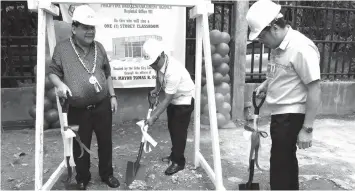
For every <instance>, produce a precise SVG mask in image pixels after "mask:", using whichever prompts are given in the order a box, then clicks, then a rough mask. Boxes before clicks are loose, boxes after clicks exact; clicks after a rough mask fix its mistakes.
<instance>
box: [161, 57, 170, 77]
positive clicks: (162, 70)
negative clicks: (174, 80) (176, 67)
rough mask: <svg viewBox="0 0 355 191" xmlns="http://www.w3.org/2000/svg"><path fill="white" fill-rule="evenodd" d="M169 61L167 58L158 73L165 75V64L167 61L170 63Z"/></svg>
mask: <svg viewBox="0 0 355 191" xmlns="http://www.w3.org/2000/svg"><path fill="white" fill-rule="evenodd" d="M169 59H170V58H169V57H168V58H167V60H165V62H164V64H163V66H162V67H161V68H160V70H159V71H160V72H161V73H163V74H164V73H165V68H166V67H167V63H168V62H167V61H169V62H170V60H169Z"/></svg>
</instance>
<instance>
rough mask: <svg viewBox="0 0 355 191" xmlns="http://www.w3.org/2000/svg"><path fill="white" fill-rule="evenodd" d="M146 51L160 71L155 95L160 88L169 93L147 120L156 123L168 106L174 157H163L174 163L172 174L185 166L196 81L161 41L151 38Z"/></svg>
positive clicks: (146, 45)
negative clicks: (166, 49) (168, 52)
mask: <svg viewBox="0 0 355 191" xmlns="http://www.w3.org/2000/svg"><path fill="white" fill-rule="evenodd" d="M143 52H144V54H145V58H146V59H147V60H146V61H147V64H148V65H150V67H152V68H153V69H154V70H155V71H156V72H157V83H156V87H155V89H154V90H152V91H151V95H152V96H157V95H158V94H159V92H160V90H164V92H165V99H164V100H163V101H162V102H161V103H160V104H159V105H158V107H157V108H156V109H155V110H154V111H153V112H152V115H151V117H150V118H149V119H148V120H147V122H146V123H147V124H148V125H150V126H151V125H153V123H154V122H155V121H156V120H157V119H158V118H159V116H160V115H161V114H162V113H163V112H164V110H165V109H167V116H168V129H169V133H170V138H171V143H172V148H171V154H170V156H168V157H164V158H163V159H162V160H163V161H171V162H172V164H171V165H170V166H169V167H168V168H167V169H166V171H165V174H166V175H172V174H174V173H176V172H178V171H180V170H182V169H184V167H185V162H186V161H185V157H184V152H185V146H186V139H187V129H188V126H189V123H190V119H191V113H192V111H193V110H194V96H195V84H194V82H193V81H192V79H191V76H190V74H189V72H188V71H187V70H186V68H185V66H184V65H183V64H182V63H180V62H179V61H177V60H175V59H174V58H173V57H172V56H170V55H168V54H167V52H166V51H165V48H164V46H163V44H162V42H161V41H157V40H155V39H148V40H147V41H146V42H145V43H144V45H143Z"/></svg>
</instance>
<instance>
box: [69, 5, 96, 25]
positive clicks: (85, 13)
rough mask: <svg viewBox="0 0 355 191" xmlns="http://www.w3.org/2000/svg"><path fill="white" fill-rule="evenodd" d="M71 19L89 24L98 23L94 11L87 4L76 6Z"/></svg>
mask: <svg viewBox="0 0 355 191" xmlns="http://www.w3.org/2000/svg"><path fill="white" fill-rule="evenodd" d="M72 20H73V21H77V22H79V23H81V24H84V25H90V26H95V25H97V24H98V22H97V18H96V13H95V11H94V10H93V9H92V8H91V7H90V6H89V5H80V6H78V7H76V8H75V10H74V13H73V17H72Z"/></svg>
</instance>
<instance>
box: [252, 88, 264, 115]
mask: <svg viewBox="0 0 355 191" xmlns="http://www.w3.org/2000/svg"><path fill="white" fill-rule="evenodd" d="M256 98H257V97H256V91H253V106H254V114H255V115H259V112H260V108H261V106H262V105H263V103H264V101H265V97H263V98H262V99H261V101H260V102H259V104H256Z"/></svg>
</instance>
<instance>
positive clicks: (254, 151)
mask: <svg viewBox="0 0 355 191" xmlns="http://www.w3.org/2000/svg"><path fill="white" fill-rule="evenodd" d="M260 97H262V98H261V101H260V102H259V104H256V99H257V96H256V92H255V91H254V92H253V98H252V99H253V106H254V120H253V126H254V127H253V128H252V127H250V126H248V125H245V126H244V130H245V131H244V133H243V134H244V135H245V136H247V137H250V140H251V147H250V154H249V180H248V182H247V183H246V184H239V190H260V186H259V183H253V177H254V164H255V165H256V167H257V168H258V169H259V170H261V171H265V170H264V169H262V168H260V166H259V163H258V152H259V148H260V136H261V137H263V138H266V137H267V136H268V134H267V133H266V132H265V131H259V130H258V120H259V112H260V108H261V106H262V105H263V103H264V101H265V95H262V96H260Z"/></svg>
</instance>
